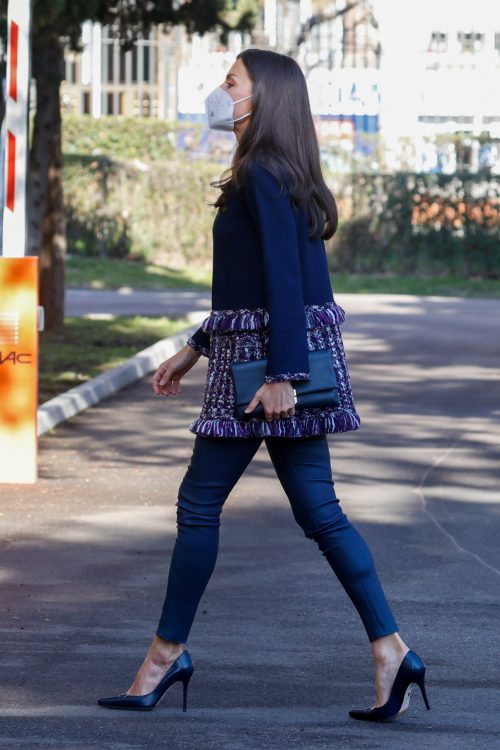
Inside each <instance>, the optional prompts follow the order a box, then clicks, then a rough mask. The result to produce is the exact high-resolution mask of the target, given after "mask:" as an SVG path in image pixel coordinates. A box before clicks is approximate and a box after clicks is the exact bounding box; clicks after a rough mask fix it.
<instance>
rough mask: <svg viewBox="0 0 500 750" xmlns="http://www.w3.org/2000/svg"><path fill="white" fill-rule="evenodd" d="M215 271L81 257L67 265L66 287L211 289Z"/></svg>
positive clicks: (69, 260)
mask: <svg viewBox="0 0 500 750" xmlns="http://www.w3.org/2000/svg"><path fill="white" fill-rule="evenodd" d="M211 276H212V269H211V268H198V267H195V268H185V269H183V270H178V269H173V268H166V267H165V266H155V265H153V264H148V263H141V262H138V261H137V262H136V261H130V260H121V259H113V258H80V257H77V256H73V257H71V258H69V259H68V261H67V263H66V286H67V287H73V288H79V289H84V288H86V289H119V288H120V287H124V286H126V287H131V288H132V289H151V290H158V291H161V290H162V289H200V290H203V289H209V288H210V286H211Z"/></svg>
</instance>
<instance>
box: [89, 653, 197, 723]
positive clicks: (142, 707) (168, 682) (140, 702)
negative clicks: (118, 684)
mask: <svg viewBox="0 0 500 750" xmlns="http://www.w3.org/2000/svg"><path fill="white" fill-rule="evenodd" d="M193 672H194V666H193V661H192V659H191V655H190V654H189V652H188V651H187V650H186V649H184V651H183V652H182V653H181V654H179V656H178V657H177V659H176V660H175V661H174V663H173V664H172V666H170V667H169V668H168V670H167V671H166V673H165V674H164V675H163V677H162V678H161V680H160V682H159V683H158V685H157V686H156V687H155V689H154V690H152V691H151V692H150V693H145V694H144V695H128V693H121V694H120V695H113V696H111V697H109V698H98V699H97V705H98V706H102V707H103V708H123V709H127V710H129V711H152V710H153V708H155V706H157V705H158V703H159V702H160V701H161V699H162V698H163V696H164V695H165V693H166V692H167V690H168V689H169V687H171V686H172V685H173V684H174V683H175V682H180V681H182V710H183V711H186V710H187V689H188V685H189V680H190V679H191V676H192V674H193Z"/></svg>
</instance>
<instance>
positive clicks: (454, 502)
mask: <svg viewBox="0 0 500 750" xmlns="http://www.w3.org/2000/svg"><path fill="white" fill-rule="evenodd" d="M337 301H338V302H339V303H340V304H341V305H343V307H344V309H345V310H346V313H347V320H346V323H345V325H344V328H343V330H344V342H345V347H346V351H347V357H348V362H349V364H350V372H351V377H352V382H353V390H354V396H355V399H356V403H357V407H358V410H359V413H360V415H361V418H362V426H361V429H360V430H359V431H356V432H351V433H345V434H343V435H331V436H330V437H329V438H328V439H329V444H330V448H331V455H332V467H333V471H334V477H335V480H336V484H335V486H336V491H337V495H338V497H339V499H340V501H341V503H342V507H343V509H344V511H345V512H346V513H347V514H348V515H349V516H350V518H351V520H352V521H353V522H355V523H356V526H357V527H358V529H359V530H360V531H361V533H362V534H363V535H364V536H365V538H366V539H367V541H368V543H369V545H370V548H371V550H372V552H373V555H374V557H375V560H376V563H377V568H378V571H379V574H380V577H381V579H382V582H383V584H384V587H385V590H386V593H387V595H388V598H389V600H390V602H391V604H392V606H393V610H394V613H395V615H396V619H397V621H398V623H399V626H400V632H401V635H402V637H403V638H404V639H405V641H406V642H407V643H408V645H409V646H411V647H412V648H413V649H414V650H416V651H417V652H418V653H419V654H420V655H421V656H422V657H423V658H424V660H425V662H426V664H427V691H428V696H429V700H430V704H431V710H430V711H426V710H425V706H424V703H423V700H422V698H421V695H420V693H419V691H418V689H417V688H416V687H415V688H414V690H413V693H412V698H411V702H410V708H409V710H408V712H407V713H406V714H405V715H404V716H403V717H402V718H401V719H400V720H399V721H397V722H394V723H390V724H381V725H376V724H369V723H366V724H365V723H363V722H356V721H354V720H352V719H350V718H349V716H348V710H349V709H350V708H351V707H364V706H366V707H369V706H371V705H372V703H373V688H372V681H373V671H372V663H371V657H370V647H369V643H368V640H367V638H366V634H365V631H364V629H363V628H362V625H361V623H360V620H359V619H358V616H357V614H356V612H355V610H354V608H353V607H352V605H351V603H350V600H349V599H348V598H347V596H346V594H345V593H344V591H343V589H342V588H341V586H340V584H339V583H338V581H337V579H336V578H335V576H334V574H333V573H332V571H331V570H330V568H329V566H328V563H327V562H326V560H325V559H324V558H323V557H322V556H321V554H320V553H319V551H318V549H317V547H316V546H315V543H314V542H312V541H310V540H308V539H306V537H305V536H304V534H303V532H302V531H301V529H300V528H299V527H298V526H297V525H296V523H295V521H294V519H293V516H292V513H291V510H290V508H289V506H288V501H287V499H286V497H285V495H284V494H283V491H282V489H281V486H280V484H279V482H278V480H277V478H276V477H275V475H274V473H273V469H272V465H271V463H270V459H269V458H268V455H267V451H266V449H265V445H264V444H262V446H261V447H260V449H259V451H258V453H257V455H256V456H255V458H254V460H253V461H252V463H251V464H250V466H249V468H248V469H247V472H246V473H245V474H244V475H243V477H242V478H241V480H240V482H239V483H238V484H237V485H236V487H235V488H234V490H233V492H232V493H231V495H230V497H229V499H228V500H227V503H226V505H225V508H224V512H223V517H222V525H221V537H220V548H219V558H218V561H217V565H216V568H215V572H214V574H213V576H212V579H211V580H210V582H209V585H208V587H207V589H206V592H205V594H204V597H203V599H202V602H201V604H200V607H199V610H198V613H197V616H196V620H195V622H194V625H193V628H192V630H191V633H190V636H189V640H188V642H187V647H188V649H189V651H190V653H191V655H192V658H193V662H194V664H195V673H194V675H193V678H192V680H191V682H190V686H189V692H188V711H187V713H185V714H183V712H182V699H181V695H182V689H181V686H180V683H178V684H176V685H174V686H173V687H172V688H171V689H170V690H169V691H168V692H167V694H166V696H165V697H164V699H163V700H162V701H161V703H160V704H159V706H158V707H157V708H156V709H155V710H154V711H153V712H151V713H149V712H147V713H139V712H132V711H130V712H127V711H110V710H106V709H103V708H100V707H99V706H97V705H96V700H97V698H98V697H101V696H108V695H115V694H117V693H120V692H124V691H126V690H127V689H128V688H129V687H130V685H131V683H132V680H133V677H134V675H135V673H136V671H137V669H138V668H139V666H140V664H141V663H142V660H143V658H144V655H145V653H146V650H147V648H148V646H149V644H150V642H151V638H152V636H153V633H154V630H155V628H156V625H157V622H158V618H159V615H160V610H161V605H162V602H163V597H164V593H165V587H166V578H167V573H168V565H169V560H170V554H171V551H172V547H173V543H174V536H175V502H176V493H177V489H178V486H179V483H180V481H181V479H182V476H183V474H184V471H185V469H186V466H187V462H188V460H189V456H190V453H191V449H192V444H193V441H194V435H193V434H192V433H191V432H189V430H188V429H187V425H188V424H189V423H190V422H191V421H192V420H194V419H195V418H196V416H197V415H198V414H199V410H200V405H201V397H202V392H203V384H204V377H205V374H206V359H205V358H201V359H200V360H199V362H198V364H197V365H196V367H195V369H194V370H192V371H191V372H190V373H189V374H188V375H187V376H186V378H185V381H184V384H183V388H182V393H181V394H180V395H179V396H178V397H176V398H174V397H171V398H169V399H159V398H157V397H155V396H154V395H153V393H152V391H151V388H150V383H149V378H148V379H146V380H144V381H143V382H140V383H138V384H137V385H135V386H133V387H130V388H129V389H127V390H126V391H122V392H121V393H120V394H119V395H118V396H116V397H114V398H112V399H109V400H107V401H104V402H102V403H101V404H100V405H99V406H97V407H95V408H93V409H91V410H89V411H87V412H85V413H83V414H81V415H80V416H78V417H76V418H75V419H73V420H71V421H70V422H69V423H67V424H66V425H64V426H63V427H61V428H58V429H56V431H55V433H54V434H51V435H47V436H45V437H44V438H43V439H42V440H41V447H40V448H41V449H40V461H39V464H40V479H39V482H38V484H37V486H36V487H20V486H14V487H6V486H4V487H2V488H0V506H1V511H2V521H3V528H4V535H3V548H2V581H3V596H2V604H3V606H2V609H1V617H2V621H1V635H2V641H3V648H2V652H1V659H2V680H1V687H0V689H1V708H0V747H5V748H9V750H11V748H12V749H14V748H15V749H17V748H35V747H36V748H45V747H47V748H49V747H50V748H52V747H58V748H64V750H77V748H78V750H80V748H86V749H88V748H96V750H97V748H98V749H99V750H106V749H108V748H111V749H115V748H116V749H118V748H119V749H120V750H122V749H123V750H129V748H130V749H131V748H141V749H142V748H148V750H149V748H175V749H177V748H182V749H183V748H186V749H187V748H189V749H190V750H193V749H197V748H203V749H206V748H209V749H210V750H212V749H213V750H221V749H224V750H225V749H226V748H227V749H231V750H237V749H238V750H239V749H240V748H241V749H244V750H247V749H252V750H254V749H255V750H257V748H258V749H259V750H262V749H263V748H265V749H266V750H267V749H268V748H273V749H274V748H276V749H278V748H279V749H280V750H282V749H283V748H286V749H288V748H304V750H306V749H307V750H309V748H311V749H313V750H316V748H318V749H319V748H325V749H326V748H328V749H329V750H330V749H335V750H342V749H343V748H349V749H351V748H352V749H353V750H358V749H359V748H367V749H369V750H372V749H375V748H384V749H385V748H394V749H396V750H406V748H433V749H441V748H442V749H443V750H457V749H461V748H464V749H465V748H467V750H470V748H481V749H482V748H484V750H491V749H492V748H493V747H496V746H497V745H498V744H499V742H500V716H499V711H498V705H499V704H498V699H499V693H498V675H499V666H500V665H499V649H498V622H499V620H498V615H499V593H500V544H499V536H500V535H499V528H500V521H499V508H500V503H499V489H498V488H499V486H500V458H499V456H500V429H499V424H500V422H499V417H500V397H499V358H500V335H499V328H498V321H499V320H500V302H498V301H486V300H463V301H458V300H452V299H437V298H435V299H423V298H416V297H394V296H390V297H389V296H388V297H382V296H380V295H374V296H372V295H370V296H353V295H338V296H337Z"/></svg>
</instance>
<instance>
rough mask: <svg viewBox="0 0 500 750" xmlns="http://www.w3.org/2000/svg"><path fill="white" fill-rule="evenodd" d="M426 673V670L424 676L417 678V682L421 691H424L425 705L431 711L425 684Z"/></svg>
mask: <svg viewBox="0 0 500 750" xmlns="http://www.w3.org/2000/svg"><path fill="white" fill-rule="evenodd" d="M424 675H425V672H424V673H423V674H422V677H421V678H420V679H419V680H416V682H417V685H418V686H419V688H420V692H421V693H422V698H423V699H424V703H425V707H426V709H427V710H428V711H429V710H430V705H429V701H428V700H427V693H426V691H425V685H424V680H425V676H424Z"/></svg>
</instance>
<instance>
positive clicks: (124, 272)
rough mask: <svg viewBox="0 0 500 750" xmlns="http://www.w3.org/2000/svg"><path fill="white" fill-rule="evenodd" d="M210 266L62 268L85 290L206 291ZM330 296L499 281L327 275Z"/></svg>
mask: <svg viewBox="0 0 500 750" xmlns="http://www.w3.org/2000/svg"><path fill="white" fill-rule="evenodd" d="M211 277H212V269H211V267H210V268H208V267H202V268H200V267H192V268H186V269H183V270H178V269H172V268H166V267H164V266H156V265H153V264H147V263H140V262H135V261H130V260H118V259H116V260H113V259H109V258H80V257H77V256H73V257H72V258H70V259H69V260H68V263H67V266H66V284H67V286H68V287H78V288H90V289H119V288H120V287H124V286H126V287H131V288H133V289H151V290H162V289H199V290H207V289H210V287H211ZM331 282H332V287H333V291H334V293H335V292H338V293H347V292H349V293H353V294H416V295H437V296H441V295H442V296H456V297H492V298H497V299H498V298H499V297H500V280H499V279H482V278H476V279H465V278H461V277H459V276H429V277H423V276H422V277H420V276H399V275H397V274H349V273H332V274H331Z"/></svg>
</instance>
